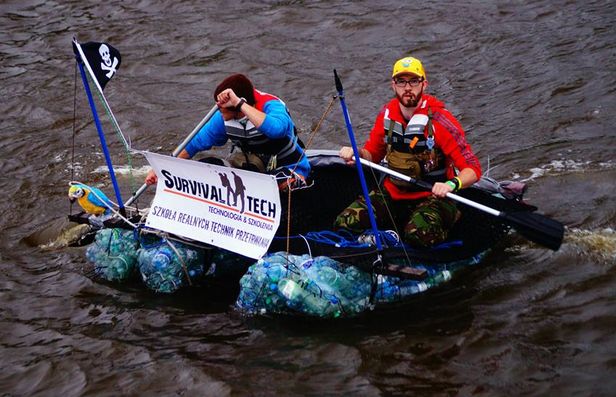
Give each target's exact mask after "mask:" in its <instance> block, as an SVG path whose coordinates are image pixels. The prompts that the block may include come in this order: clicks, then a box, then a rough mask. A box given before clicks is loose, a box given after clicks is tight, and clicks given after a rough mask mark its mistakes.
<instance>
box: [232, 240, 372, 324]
mask: <svg viewBox="0 0 616 397" xmlns="http://www.w3.org/2000/svg"><path fill="white" fill-rule="evenodd" d="M236 306H237V307H238V308H239V309H240V310H241V311H244V312H246V313H250V314H265V313H273V314H294V315H297V314H301V315H306V316H311V317H319V318H338V317H352V316H355V315H357V314H359V313H361V312H363V311H365V310H366V309H367V308H368V307H369V306H370V275H368V274H367V273H365V272H362V271H360V270H358V269H357V268H356V267H353V266H347V265H343V264H341V263H339V262H336V261H335V260H333V259H331V258H328V257H325V256H319V257H316V258H311V257H310V256H308V255H302V256H297V255H289V254H287V253H285V252H278V253H275V254H272V255H269V256H266V257H264V258H262V259H260V260H259V261H258V262H257V263H255V264H254V265H252V266H251V267H250V268H249V269H248V272H246V274H245V275H244V276H243V277H242V278H241V280H240V294H239V297H238V299H237V302H236Z"/></svg>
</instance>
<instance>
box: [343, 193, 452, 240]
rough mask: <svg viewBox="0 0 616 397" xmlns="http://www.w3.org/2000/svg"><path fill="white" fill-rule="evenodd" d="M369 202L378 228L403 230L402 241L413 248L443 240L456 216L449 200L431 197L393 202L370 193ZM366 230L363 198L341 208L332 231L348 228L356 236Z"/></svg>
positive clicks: (367, 220) (368, 225)
mask: <svg viewBox="0 0 616 397" xmlns="http://www.w3.org/2000/svg"><path fill="white" fill-rule="evenodd" d="M370 202H371V203H372V209H373V211H374V216H375V218H376V221H377V224H378V225H379V228H381V229H383V228H384V229H396V230H399V229H402V228H403V229H404V234H403V235H404V241H405V242H406V243H408V244H410V245H413V246H416V247H429V246H432V245H435V244H438V243H440V242H442V241H444V240H445V239H446V238H447V236H448V234H449V231H450V230H451V228H452V227H453V225H454V224H455V222H456V220H457V218H458V217H459V212H458V210H457V208H456V205H455V203H454V202H453V201H451V200H449V199H439V198H436V197H434V196H430V197H428V198H426V199H423V200H417V201H395V200H392V199H391V197H389V195H388V194H387V193H386V192H384V193H381V192H378V191H372V192H370ZM388 207H389V212H391V214H392V215H391V216H393V217H394V219H393V222H394V223H395V225H394V223H392V219H391V216H390V215H389V212H388V210H387V208H388ZM370 227H371V225H370V217H369V216H368V207H367V205H366V200H365V199H364V197H363V196H360V197H359V198H358V199H357V200H355V201H354V202H353V203H351V205H349V206H348V207H347V208H345V209H344V211H342V212H341V213H340V214H339V215H338V217H336V220H335V221H334V229H348V230H350V231H351V232H353V233H356V234H359V233H362V232H364V231H365V230H366V229H370Z"/></svg>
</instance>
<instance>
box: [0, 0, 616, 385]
mask: <svg viewBox="0 0 616 397" xmlns="http://www.w3.org/2000/svg"><path fill="white" fill-rule="evenodd" d="M615 24H616V5H615V3H614V2H609V1H545V0H542V1H527V2H525V1H515V2H510V1H494V2H488V1H479V0H475V1H465V2H459V1H441V2H422V3H418V4H411V3H407V2H394V1H381V2H378V4H377V2H369V1H357V2H344V1H327V2H321V1H256V2H240V1H235V0H231V1H227V2H224V3H220V2H199V1H185V2H175V1H108V2H90V1H86V2H82V1H43V0H26V1H4V2H3V3H2V4H1V5H0V26H1V29H0V61H1V63H2V67H1V69H0V81H1V84H0V98H1V99H0V114H1V115H2V119H1V121H0V156H1V162H0V175H1V177H0V187H1V189H2V190H1V191H2V192H3V193H4V199H3V200H1V201H0V213H2V218H1V221H0V222H1V223H0V249H1V251H0V266H1V277H0V357H1V358H0V393H3V395H14V396H20V395H50V396H58V395H63V396H76V395H122V394H126V395H176V394H179V395H238V396H239V395H315V396H323V395H362V396H371V395H479V396H484V395H485V396H492V395H515V396H519V395H541V396H543V395H583V396H603V395H605V396H607V395H613V390H614V389H615V388H616V381H615V380H614V371H615V370H616V336H614V335H615V332H614V331H615V330H616V310H615V307H616V306H615V305H616V274H615V272H614V269H615V262H616V235H615V233H614V226H615V223H616V200H614V195H615V194H616V188H615V187H614V186H615V185H614V179H615V178H616V163H615V161H614V160H613V159H614V157H615V156H614V154H615V144H616V139H615V133H614V125H616V99H615V92H616V74H615V73H614V71H615V70H616V69H615V65H616V31H615V30H614V25H615ZM73 36H77V38H78V39H79V40H80V41H82V42H85V41H89V40H94V41H108V42H110V43H112V44H113V45H114V46H116V47H117V48H118V49H120V51H121V52H122V55H123V62H122V66H121V69H120V73H119V75H118V76H117V77H116V78H114V80H113V81H112V82H111V83H110V84H109V86H108V88H107V90H106V94H107V97H108V100H109V102H110V103H111V105H112V108H113V109H114V112H115V115H116V117H117V118H118V120H119V121H120V125H121V126H122V129H123V130H124V132H125V133H126V134H127V135H130V136H131V139H132V144H133V146H134V147H136V148H140V149H149V150H155V151H160V152H170V151H171V150H172V149H173V148H174V147H175V145H176V144H177V143H178V142H179V141H180V140H181V139H182V138H183V137H184V136H185V135H186V134H187V133H188V132H189V131H190V130H192V128H193V127H194V125H195V124H196V123H197V122H198V121H199V120H200V119H201V118H202V117H203V115H204V114H205V112H207V110H208V109H209V108H210V107H211V104H212V100H211V92H212V90H213V88H214V87H215V85H216V84H217V82H218V81H219V80H220V79H221V78H223V77H224V76H225V75H226V74H227V73H230V72H233V71H239V72H244V73H247V74H249V75H250V76H251V77H252V78H253V80H254V81H255V83H256V85H257V86H258V87H261V88H262V89H264V90H266V91H269V92H272V93H275V94H277V95H279V96H281V97H282V98H283V99H284V100H285V101H286V102H287V104H288V105H289V107H290V108H291V110H292V112H293V115H294V118H295V120H296V122H297V123H298V125H299V127H300V128H301V129H302V130H304V131H309V130H310V129H311V128H312V127H314V125H315V124H316V122H317V121H318V120H319V118H320V117H321V115H322V113H323V112H324V111H325V108H326V106H327V104H328V102H329V100H330V98H331V96H332V95H333V93H334V86H333V78H332V69H333V68H337V70H338V72H339V73H340V74H341V76H342V78H343V81H344V84H345V89H346V94H347V105H348V106H349V109H350V112H351V116H352V119H353V122H354V127H355V130H356V132H357V133H358V135H359V140H363V137H365V133H366V132H367V131H368V129H369V128H370V126H371V124H372V121H373V119H374V117H375V115H376V112H377V111H378V109H379V108H380V106H381V105H382V104H383V103H384V102H385V101H386V99H387V98H388V97H389V91H388V87H387V82H388V76H389V73H390V68H391V65H392V64H393V62H394V61H395V60H396V59H397V58H399V57H401V56H402V55H405V54H408V53H409V52H411V51H412V53H413V54H415V55H416V56H418V57H419V58H421V59H423V60H424V65H425V67H426V69H427V73H428V77H429V80H430V90H431V92H432V93H433V94H435V95H437V96H438V97H439V98H441V99H443V100H444V101H445V102H446V103H447V104H448V107H449V108H450V110H452V111H453V112H454V113H455V114H456V115H458V116H459V118H460V120H461V122H462V123H463V125H464V126H465V128H466V129H467V131H468V136H469V140H470V141H471V142H472V145H473V147H474V149H475V151H476V152H477V154H478V155H479V157H480V158H481V159H482V164H483V166H484V168H487V165H488V158H489V164H490V167H491V172H490V174H491V175H492V176H493V177H496V178H499V179H511V178H516V179H519V180H526V182H527V183H528V184H529V185H530V191H529V194H528V196H527V198H528V200H529V201H530V202H532V203H533V204H535V205H537V206H539V207H540V209H541V210H542V212H543V213H545V214H547V215H548V216H551V217H554V218H556V219H559V220H560V221H562V222H564V223H565V224H566V225H567V226H568V231H567V235H566V241H565V243H564V245H563V247H562V248H561V249H560V251H558V252H556V253H553V252H550V251H547V250H545V249H542V248H540V247H537V246H534V245H531V244H529V243H527V242H526V241H524V240H521V239H517V238H512V239H511V240H510V241H508V242H507V243H506V244H505V245H504V247H501V248H499V249H498V250H497V251H496V252H494V254H493V255H491V256H490V257H489V258H488V260H487V261H486V263H485V266H483V267H481V268H479V269H477V270H476V271H473V272H470V273H469V274H466V275H463V276H462V277H461V278H459V279H457V280H455V281H454V282H453V283H452V284H451V285H450V286H449V288H447V289H445V290H443V291H441V292H438V293H436V294H431V295H429V296H426V297H425V298H422V299H419V300H418V301H416V302H414V303H413V304H411V305H409V306H407V307H405V308H401V309H397V310H396V311H395V312H385V313H373V314H371V315H369V316H366V317H365V318H361V319H356V320H353V321H343V322H334V323H312V322H306V321H301V320H288V319H287V320H281V319H276V320H272V319H247V318H244V317H242V316H240V315H238V314H237V313H235V312H234V311H233V310H231V308H230V302H229V301H228V300H225V299H218V296H217V295H215V296H212V295H211V294H209V293H207V292H203V291H193V292H191V293H188V294H184V295H179V296H174V297H159V296H154V295H152V294H150V293H148V292H146V291H144V290H143V289H142V288H139V287H117V286H111V285H106V284H103V283H100V282H98V281H97V280H95V279H93V278H91V277H90V273H91V272H90V269H89V268H88V265H87V264H86V262H85V259H84V255H83V249H77V248H72V249H60V250H55V251H43V250H40V249H39V248H36V247H30V246H28V245H26V244H25V243H24V242H23V240H22V239H23V238H24V237H25V236H27V235H29V234H30V233H32V232H33V231H36V230H39V229H41V227H42V226H44V225H46V224H48V223H50V222H52V221H53V220H54V219H56V218H58V217H62V216H64V215H66V214H67V213H68V210H69V207H68V203H67V201H66V198H65V194H66V188H67V182H68V181H69V180H70V178H71V176H72V175H71V168H70V167H69V166H68V165H69V164H70V163H71V162H72V163H74V165H75V174H74V175H73V177H74V178H75V179H79V180H83V181H87V182H90V183H107V185H106V186H107V188H109V185H108V182H107V180H106V176H105V174H104V173H101V172H100V171H98V172H95V170H96V169H97V168H98V167H100V166H101V165H102V164H103V159H102V156H101V153H100V149H99V148H98V143H97V137H96V132H95V129H94V126H93V124H92V122H91V116H90V114H89V110H88V108H87V105H86V101H85V97H84V95H83V93H82V90H81V88H80V87H78V90H77V95H76V100H77V106H76V114H77V124H76V130H77V135H76V137H75V145H74V147H75V148H74V152H73V149H72V147H73V138H72V136H73V134H72V129H73V101H74V93H75V91H74V90H75V85H74V84H75V81H74V73H75V70H74V62H73V58H72V50H71V46H70V42H71V39H72V37H73ZM77 83H79V82H77ZM110 140H112V141H113V142H114V143H112V150H113V151H114V153H116V157H115V158H114V159H115V161H116V162H117V163H119V164H124V162H125V159H124V157H123V156H122V154H121V147H120V146H119V144H118V143H117V142H116V141H117V140H115V139H110ZM346 141H347V137H346V133H345V130H344V123H343V119H342V115H341V113H340V110H339V108H338V106H337V105H336V106H335V107H334V110H333V111H332V112H331V114H330V115H329V116H328V117H327V118H326V119H325V122H324V123H323V125H322V127H321V129H320V132H319V134H318V135H317V137H316V139H315V142H314V143H313V147H317V148H337V147H338V146H340V145H342V144H345V143H346ZM133 166H134V167H135V168H139V167H141V166H143V162H142V160H140V159H135V164H133ZM141 177H142V174H141V176H137V178H136V182H134V183H135V184H139V183H140V182H141ZM121 183H122V185H123V186H124V187H126V186H128V185H129V184H130V183H131V181H130V178H127V177H122V178H121ZM108 191H109V192H111V190H110V188H109V190H108Z"/></svg>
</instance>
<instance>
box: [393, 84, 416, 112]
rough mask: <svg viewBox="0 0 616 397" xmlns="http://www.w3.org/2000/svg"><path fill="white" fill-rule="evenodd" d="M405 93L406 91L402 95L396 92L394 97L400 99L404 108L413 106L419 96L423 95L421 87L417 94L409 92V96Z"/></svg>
mask: <svg viewBox="0 0 616 397" xmlns="http://www.w3.org/2000/svg"><path fill="white" fill-rule="evenodd" d="M405 95H406V93H405V94H403V95H399V94H398V93H396V97H398V101H400V103H401V104H402V106H404V107H405V108H414V107H416V106H417V104H418V103H419V101H420V100H421V96H422V95H423V88H422V89H421V91H419V94H417V96H415V95H414V94H413V93H410V97H409V96H405Z"/></svg>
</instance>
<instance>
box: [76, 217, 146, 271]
mask: <svg viewBox="0 0 616 397" xmlns="http://www.w3.org/2000/svg"><path fill="white" fill-rule="evenodd" d="M138 247H139V242H138V241H137V239H136V238H135V235H134V233H133V231H132V230H125V229H101V230H99V231H98V232H97V233H96V237H95V239H94V243H93V244H91V245H90V246H89V247H88V249H87V250H86V258H87V259H88V261H90V262H92V263H93V264H94V273H95V274H96V275H97V276H99V277H101V278H103V279H105V280H107V281H126V280H128V279H130V278H131V277H132V276H134V274H135V269H136V263H137V248H138Z"/></svg>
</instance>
